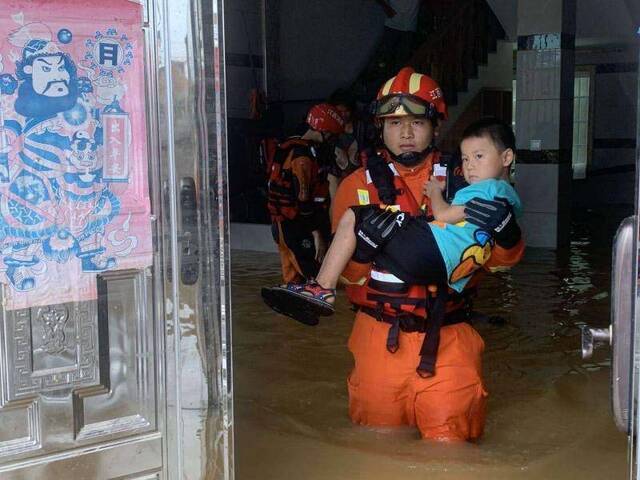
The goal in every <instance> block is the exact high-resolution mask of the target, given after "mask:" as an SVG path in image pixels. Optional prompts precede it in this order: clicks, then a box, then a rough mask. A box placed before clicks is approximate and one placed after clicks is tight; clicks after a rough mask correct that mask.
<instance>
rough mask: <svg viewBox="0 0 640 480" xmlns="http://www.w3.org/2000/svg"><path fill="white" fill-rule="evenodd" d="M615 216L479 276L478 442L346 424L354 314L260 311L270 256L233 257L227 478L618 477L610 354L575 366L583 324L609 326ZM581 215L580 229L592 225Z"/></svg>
mask: <svg viewBox="0 0 640 480" xmlns="http://www.w3.org/2000/svg"><path fill="white" fill-rule="evenodd" d="M621 218H622V215H621V212H620V211H619V210H618V211H615V212H608V213H606V214H600V215H598V214H596V213H594V212H586V213H583V214H582V218H579V219H578V220H577V221H575V222H574V224H573V227H572V242H571V246H570V248H569V250H568V251H566V252H552V251H548V250H539V249H529V250H528V252H527V254H526V256H525V258H524V260H523V261H522V262H521V263H520V264H519V265H518V266H517V267H515V268H514V269H512V270H511V272H509V273H504V274H498V275H495V276H487V278H485V280H484V283H483V285H482V286H481V288H480V292H479V296H478V298H477V299H476V302H475V309H476V310H478V311H481V312H482V313H484V314H487V315H498V316H500V317H502V318H503V319H504V322H503V323H498V324H496V323H487V322H485V323H476V324H475V327H476V328H477V329H478V331H479V332H480V334H481V335H482V336H483V338H484V340H485V342H486V351H485V355H484V374H485V382H486V387H487V390H488V391H489V395H490V396H489V408H488V419H487V425H486V429H485V433H484V436H483V438H482V439H481V440H480V441H479V442H478V443H477V444H466V443H462V444H455V443H454V444H438V443H436V442H431V441H424V440H420V439H419V436H418V433H417V431H416V430H414V429H413V428H410V427H402V428H369V427H362V426H356V425H353V424H352V423H351V422H350V420H349V418H348V415H347V389H346V376H347V374H348V373H349V370H350V368H351V362H352V360H351V356H350V353H349V352H348V350H347V346H346V343H347V338H348V335H349V332H350V328H351V322H352V318H353V313H352V312H351V311H350V310H349V306H348V304H347V302H346V301H345V298H344V294H342V295H339V297H340V301H339V306H338V313H337V314H336V315H335V316H333V317H330V318H326V319H323V320H322V321H321V324H320V325H318V326H317V327H307V326H304V325H301V324H298V323H297V322H295V321H293V320H291V319H289V318H286V317H282V316H279V315H277V314H275V313H273V312H271V311H270V310H269V309H267V308H266V307H265V306H264V305H263V304H262V302H261V300H260V296H259V289H260V287H261V286H263V285H270V284H274V283H277V282H278V280H279V264H278V258H277V256H276V255H275V254H267V253H257V252H240V251H234V252H232V285H233V289H232V294H233V357H234V382H235V383H234V390H235V459H236V462H235V468H236V478H238V479H239V480H252V479H260V480H270V479H274V480H276V479H277V480H283V479H291V480H298V479H305V480H316V479H317V480H328V479H330V480H342V479H344V480H354V479H367V480H387V479H389V480H391V479H393V480H398V479H402V480H404V479H407V480H410V479H430V480H439V479H455V480H467V479H492V480H502V479H509V480H510V479H544V480H547V479H554V480H555V479H559V480H565V479H566V480H569V479H572V480H573V479H576V478H580V479H581V480H587V479H598V480H601V479H624V478H626V471H627V437H626V435H625V434H623V433H620V432H618V431H617V430H616V427H615V425H614V422H613V418H612V417H611V408H610V399H609V388H610V387H609V376H610V359H609V355H610V351H609V349H608V347H603V348H600V349H598V350H596V352H595V355H594V357H593V358H592V359H591V360H589V361H588V362H585V361H582V359H581V357H580V332H579V328H578V325H579V324H580V323H588V324H589V325H591V326H599V327H603V326H607V325H608V323H609V288H610V273H609V272H610V263H611V253H610V249H611V240H612V237H613V234H614V233H615V227H616V226H617V224H618V222H619V220H621ZM587 219H588V222H587Z"/></svg>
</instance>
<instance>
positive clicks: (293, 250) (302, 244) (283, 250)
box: [272, 220, 320, 283]
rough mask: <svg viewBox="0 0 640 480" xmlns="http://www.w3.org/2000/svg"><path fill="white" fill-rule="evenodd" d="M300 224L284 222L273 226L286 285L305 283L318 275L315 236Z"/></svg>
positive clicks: (293, 221) (291, 221) (290, 221)
mask: <svg viewBox="0 0 640 480" xmlns="http://www.w3.org/2000/svg"><path fill="white" fill-rule="evenodd" d="M307 230H308V229H307V228H304V226H303V225H301V224H300V222H296V221H295V220H284V221H282V222H275V223H274V224H273V225H272V233H273V239H274V240H275V242H276V243H277V244H278V253H280V264H281V266H282V279H283V280H284V283H289V282H295V283H301V282H304V281H305V280H306V279H307V278H311V277H315V276H316V275H317V274H318V269H319V268H320V264H319V263H318V261H317V260H316V258H315V257H316V249H315V244H314V242H313V235H312V234H311V232H309V231H307Z"/></svg>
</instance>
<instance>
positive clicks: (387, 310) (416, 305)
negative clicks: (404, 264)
mask: <svg viewBox="0 0 640 480" xmlns="http://www.w3.org/2000/svg"><path fill="white" fill-rule="evenodd" d="M384 153H386V152H384V151H383V154H384ZM439 159H440V152H438V151H434V152H433V153H432V154H431V155H430V156H429V158H428V159H427V162H429V163H428V164H427V165H425V166H424V168H432V166H433V165H434V164H437V163H439ZM373 161H375V162H381V161H385V162H387V159H382V158H380V156H378V157H372V158H370V159H366V160H365V167H364V168H365V175H366V179H367V186H366V187H367V192H368V197H369V203H372V204H375V203H383V202H381V200H380V197H379V195H378V185H379V184H380V179H379V178H376V177H379V175H376V174H373V175H372V172H375V171H376V170H378V169H377V168H375V169H374V168H370V166H371V162H373ZM387 168H389V169H390V170H391V172H392V173H393V185H394V187H395V203H394V204H393V205H394V206H395V207H396V208H398V209H399V210H401V211H403V212H407V213H409V214H411V215H419V214H430V213H431V209H430V206H429V204H428V203H426V202H424V201H423V200H424V197H423V199H421V201H420V202H418V200H416V199H415V198H414V196H413V195H412V194H411V191H410V190H409V187H407V185H406V183H405V182H404V180H403V179H402V177H401V176H400V174H399V173H398V171H397V170H396V168H395V166H394V165H393V163H391V162H387ZM346 289H347V294H348V296H349V300H350V301H351V303H353V304H355V305H358V306H360V307H364V308H366V309H374V310H376V311H378V312H380V313H381V314H385V315H392V316H393V315H398V314H402V313H409V314H413V315H416V316H419V317H422V318H425V317H426V313H427V312H426V310H427V308H426V307H427V301H428V300H427V299H428V296H430V294H429V292H428V290H427V286H425V285H408V284H406V283H405V282H403V281H402V280H400V279H399V278H398V277H396V276H395V275H393V274H392V273H390V272H386V271H384V270H382V269H380V268H378V267H377V266H376V265H375V263H374V264H372V266H371V272H370V274H369V276H368V277H367V280H366V282H365V284H364V285H363V286H359V285H348V286H347V287H346Z"/></svg>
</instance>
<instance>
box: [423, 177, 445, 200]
mask: <svg viewBox="0 0 640 480" xmlns="http://www.w3.org/2000/svg"><path fill="white" fill-rule="evenodd" d="M444 188H445V183H444V182H443V181H440V180H437V179H435V178H430V179H429V180H427V181H426V182H424V186H423V187H422V193H424V194H425V195H426V196H427V197H429V198H431V197H433V196H434V195H436V194H441V193H442V192H444Z"/></svg>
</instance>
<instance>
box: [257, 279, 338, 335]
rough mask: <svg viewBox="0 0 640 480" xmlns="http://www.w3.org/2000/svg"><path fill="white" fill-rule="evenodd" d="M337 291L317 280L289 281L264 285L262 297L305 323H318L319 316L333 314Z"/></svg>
mask: <svg viewBox="0 0 640 480" xmlns="http://www.w3.org/2000/svg"><path fill="white" fill-rule="evenodd" d="M335 297H336V291H335V290H334V289H332V288H323V287H322V286H320V285H319V284H318V283H317V282H316V281H314V280H310V281H308V282H307V283H287V284H285V285H279V286H277V287H264V288H263V289H262V298H263V300H264V302H265V303H266V304H267V305H268V306H269V307H270V308H271V309H273V310H275V311H276V312H278V313H281V314H283V315H287V316H288V317H291V318H293V319H295V320H298V321H299V322H302V323H304V324H305V325H317V324H318V317H326V316H329V315H333V313H334V312H335V309H334V307H333V303H330V302H329V301H328V300H331V299H335Z"/></svg>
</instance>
